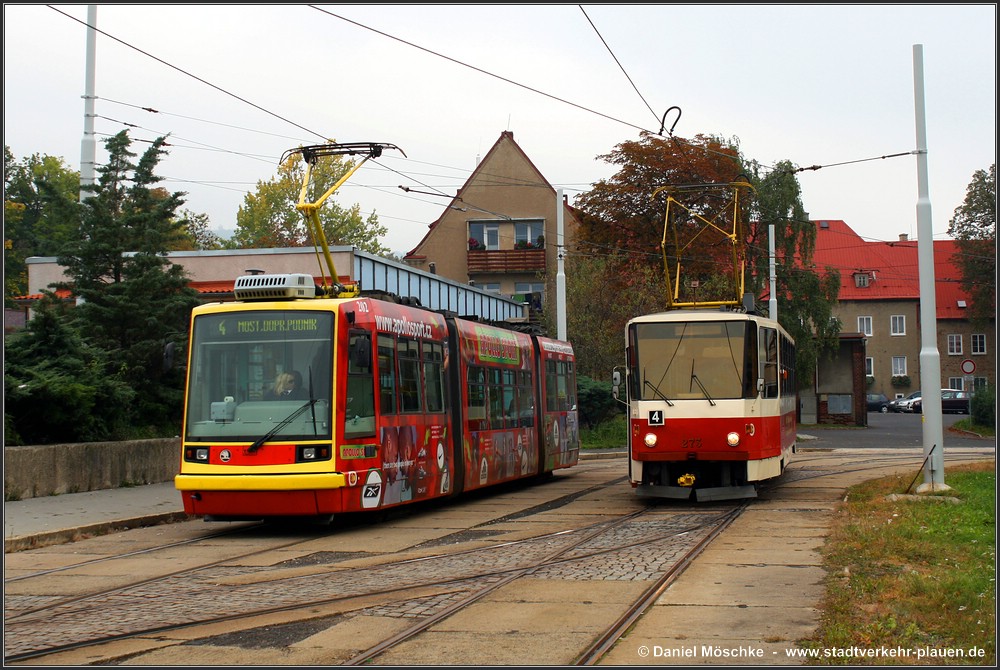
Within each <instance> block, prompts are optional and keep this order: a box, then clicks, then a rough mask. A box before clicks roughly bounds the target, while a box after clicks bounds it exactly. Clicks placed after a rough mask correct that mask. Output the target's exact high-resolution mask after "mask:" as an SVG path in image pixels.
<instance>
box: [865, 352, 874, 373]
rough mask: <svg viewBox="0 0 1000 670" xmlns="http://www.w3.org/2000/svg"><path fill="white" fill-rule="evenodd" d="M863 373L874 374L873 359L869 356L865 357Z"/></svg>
mask: <svg viewBox="0 0 1000 670" xmlns="http://www.w3.org/2000/svg"><path fill="white" fill-rule="evenodd" d="M865 374H866V375H867V376H869V377H874V376H875V359H874V358H872V357H871V356H868V357H866V358H865Z"/></svg>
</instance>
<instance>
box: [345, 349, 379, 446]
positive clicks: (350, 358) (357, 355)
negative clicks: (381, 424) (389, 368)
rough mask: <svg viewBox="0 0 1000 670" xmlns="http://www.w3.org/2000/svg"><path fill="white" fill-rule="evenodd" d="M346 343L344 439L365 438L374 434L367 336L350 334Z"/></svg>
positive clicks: (373, 387)
mask: <svg viewBox="0 0 1000 670" xmlns="http://www.w3.org/2000/svg"><path fill="white" fill-rule="evenodd" d="M348 340H349V341H348V351H347V399H346V403H345V404H346V407H345V412H344V437H347V438H352V437H367V436H371V435H374V434H375V379H374V376H373V374H372V341H371V334H369V333H367V332H365V331H352V332H351V333H350V335H349V336H348Z"/></svg>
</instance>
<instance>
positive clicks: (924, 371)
mask: <svg viewBox="0 0 1000 670" xmlns="http://www.w3.org/2000/svg"><path fill="white" fill-rule="evenodd" d="M913 100H914V108H915V110H916V125H917V150H916V154H917V267H918V272H919V275H920V386H921V388H922V389H923V391H922V394H923V396H922V400H921V403H922V404H923V414H922V415H921V417H922V420H923V429H924V433H923V437H924V483H923V484H921V485H920V486H918V487H917V492H918V493H923V492H927V491H946V490H948V489H949V488H951V487H949V486H947V485H945V483H944V429H943V428H942V420H941V356H940V354H939V353H938V348H937V298H936V296H935V294H934V229H933V227H932V226H931V200H930V196H929V190H928V186H927V124H926V118H925V115H924V51H923V45H922V44H914V45H913Z"/></svg>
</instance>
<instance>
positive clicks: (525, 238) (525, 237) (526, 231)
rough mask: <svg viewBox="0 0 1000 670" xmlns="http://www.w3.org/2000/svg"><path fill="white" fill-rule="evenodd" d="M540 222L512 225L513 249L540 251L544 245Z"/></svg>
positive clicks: (523, 222) (519, 222) (521, 222)
mask: <svg viewBox="0 0 1000 670" xmlns="http://www.w3.org/2000/svg"><path fill="white" fill-rule="evenodd" d="M542 230H543V223H542V221H540V220H539V221H518V222H516V223H515V224H514V248H515V249H541V248H542V246H544V244H545V238H544V237H543V236H542Z"/></svg>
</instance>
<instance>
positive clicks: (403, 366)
mask: <svg viewBox="0 0 1000 670" xmlns="http://www.w3.org/2000/svg"><path fill="white" fill-rule="evenodd" d="M399 409H400V411H401V412H419V411H420V343H419V342H417V341H416V340H410V339H400V340H399Z"/></svg>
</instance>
